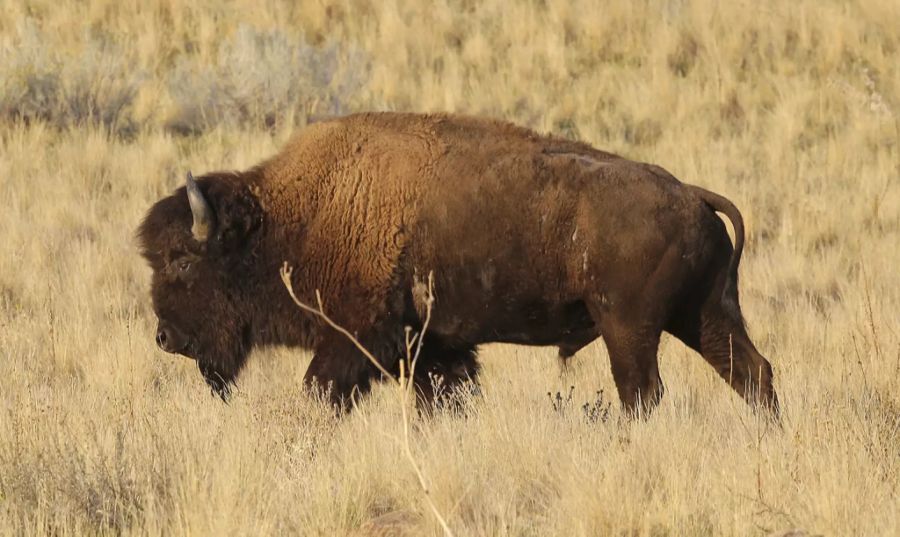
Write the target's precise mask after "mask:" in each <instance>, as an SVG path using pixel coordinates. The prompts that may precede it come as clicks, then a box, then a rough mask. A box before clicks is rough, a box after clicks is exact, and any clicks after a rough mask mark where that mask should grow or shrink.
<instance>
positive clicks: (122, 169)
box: [0, 0, 900, 536]
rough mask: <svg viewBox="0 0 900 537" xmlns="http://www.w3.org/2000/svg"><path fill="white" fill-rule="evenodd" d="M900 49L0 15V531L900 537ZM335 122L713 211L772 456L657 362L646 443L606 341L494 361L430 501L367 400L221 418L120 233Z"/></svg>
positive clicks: (424, 420)
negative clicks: (499, 150) (474, 136)
mask: <svg viewBox="0 0 900 537" xmlns="http://www.w3.org/2000/svg"><path fill="white" fill-rule="evenodd" d="M898 21H900V3H898V2H896V1H894V0H857V1H837V0H827V1H823V0H797V1H795V2H771V3H765V4H764V5H760V3H758V2H749V1H748V2H717V1H715V0H660V1H649V0H639V1H630V0H615V1H609V2H598V1H588V0H575V1H572V2H564V1H558V0H545V1H537V0H535V1H532V0H515V1H504V0H486V1H484V2H476V1H471V0H438V1H437V2H434V3H430V5H428V6H427V7H426V3H424V2H418V1H413V0H384V1H371V0H334V1H332V0H311V1H309V2H299V3H296V5H295V3H293V2H281V1H275V0H252V1H251V0H235V1H233V2H227V3H226V2H209V3H208V2H189V1H187V0H160V1H158V2H140V1H136V0H124V1H113V0H87V1H83V2H82V1H75V0H0V534H3V535H7V534H8V535H44V534H47V535H70V534H104V535H105V534H129V535H131V534H139V535H143V534H147V535H272V534H284V533H288V534H301V535H347V534H352V535H440V534H442V532H443V530H442V528H441V526H440V525H439V523H438V521H437V519H436V517H435V516H434V515H433V514H432V511H431V509H430V507H429V505H428V501H427V500H428V499H429V498H430V499H431V500H432V501H433V502H434V505H435V507H436V508H437V509H438V511H439V512H440V513H441V514H442V515H443V516H444V518H445V519H446V520H447V523H448V525H449V528H450V530H452V532H453V533H455V534H456V535H489V536H493V535H617V536H619V535H621V536H643V535H653V536H663V535H672V536H681V535H769V534H774V535H785V534H787V533H788V532H790V531H792V530H796V531H797V532H798V533H793V534H792V535H798V536H799V535H810V536H811V535H828V536H845V535H846V536H850V535H900V322H898V321H900V315H898V313H897V312H898V311H900V276H898V273H900V269H898V267H900V145H898V144H900V24H898ZM357 110H410V111H457V112H465V113H471V114H481V115H489V116H494V117H499V118H505V119H509V120H512V121H514V122H516V123H519V124H522V125H526V126H529V127H532V128H535V129H537V130H539V131H542V132H553V133H556V134H559V135H562V136H567V137H573V138H578V139H582V140H585V141H588V142H590V143H592V144H594V145H595V146H597V147H600V148H603V149H606V150H610V151H614V152H618V153H621V154H623V155H625V156H628V157H631V158H635V159H642V160H648V161H652V162H656V163H659V164H661V165H662V166H664V167H666V168H667V169H669V170H670V171H671V172H672V173H674V174H675V175H676V176H677V177H679V178H681V179H682V180H684V181H686V182H690V183H695V184H699V185H703V186H706V187H708V188H710V189H712V190H715V191H717V192H720V193H722V194H725V195H726V196H728V197H729V198H731V199H732V200H734V201H735V203H736V204H737V205H738V206H739V207H740V208H741V210H742V211H743V214H744V218H745V219H746V220H747V224H748V237H747V240H748V247H747V249H746V250H745V255H744V262H743V264H742V266H741V278H742V279H741V292H742V301H743V305H744V313H745V315H746V317H747V320H748V326H749V330H750V333H751V335H752V336H753V338H754V340H755V341H756V342H757V345H758V346H759V348H760V351H761V352H762V353H763V354H765V355H766V356H767V357H769V359H770V360H771V362H772V363H773V366H774V368H775V375H776V383H777V384H776V387H777V389H778V390H779V395H780V397H781V400H782V404H783V408H784V416H783V423H782V426H781V427H777V426H774V425H772V424H771V423H769V422H768V421H766V420H765V419H763V418H761V417H760V416H757V415H755V414H754V413H753V412H751V411H750V410H749V409H748V408H747V407H746V406H745V405H744V404H743V402H742V401H741V400H740V399H739V398H737V397H736V396H735V395H734V394H733V393H732V392H731V391H730V390H729V389H728V388H727V387H726V385H725V383H723V382H722V381H721V380H720V379H719V378H718V377H717V376H716V375H715V374H714V372H713V371H712V369H711V368H710V367H709V366H707V365H706V363H705V362H704V361H703V360H702V359H701V358H700V357H699V356H697V355H695V354H693V353H692V352H691V351H689V350H687V349H686V348H685V347H683V346H682V345H681V344H680V343H679V342H677V341H676V340H674V339H671V338H668V339H666V338H664V340H663V343H662V346H661V350H660V356H661V358H660V361H661V368H662V376H663V379H664V380H665V382H666V387H667V392H666V396H665V398H664V400H663V403H662V404H661V406H660V407H659V409H658V410H657V411H656V413H655V414H653V415H652V416H651V417H650V418H649V419H647V420H638V421H632V420H627V419H625V418H624V417H623V416H622V415H621V413H620V411H619V410H618V407H617V405H616V401H615V398H614V397H611V395H612V394H614V393H615V389H614V386H613V382H612V377H611V374H610V372H609V365H608V361H607V357H606V350H605V348H604V347H603V344H602V342H598V343H597V344H595V345H593V346H591V347H589V348H588V349H586V350H584V351H583V352H582V353H580V354H579V355H578V356H577V357H576V358H575V361H574V364H573V367H572V370H571V371H570V373H569V374H568V376H567V377H566V378H561V377H560V375H559V373H558V370H557V366H556V363H555V349H550V348H526V347H514V346H490V347H487V348H485V349H483V363H484V365H485V374H484V375H483V377H482V378H483V394H482V396H480V397H477V398H473V399H468V400H465V401H464V408H465V412H463V413H451V412H437V413H436V414H434V415H433V416H430V417H415V418H413V419H412V422H411V423H410V427H411V438H410V447H411V450H412V453H413V454H414V457H415V459H416V460H417V461H418V462H419V464H420V466H421V469H422V472H423V475H424V478H425V480H426V482H427V485H428V487H429V491H430V495H429V496H426V495H425V494H424V493H423V490H422V488H421V487H420V486H419V482H418V480H417V478H416V474H415V472H414V470H413V468H412V466H411V465H410V464H409V461H408V460H407V459H406V458H405V457H404V456H403V444H402V442H401V438H402V431H403V421H402V420H401V414H400V410H399V408H400V407H399V405H398V398H397V394H396V392H395V391H394V390H393V389H390V388H389V387H387V386H385V387H381V388H379V389H377V390H376V391H375V393H374V394H373V395H372V396H371V397H369V398H368V399H367V400H366V401H365V402H364V404H362V405H361V407H360V408H358V409H357V410H356V411H355V412H353V413H352V414H351V415H349V416H347V417H345V418H343V419H340V420H335V419H334V418H333V417H332V416H331V415H330V414H329V412H328V411H327V410H326V409H325V408H324V406H323V405H321V404H320V403H318V402H317V401H315V400H313V399H312V398H310V397H309V396H308V395H306V394H305V393H304V392H303V390H302V389H301V387H300V380H301V378H302V375H303V372H304V370H305V367H306V364H307V362H308V360H309V355H308V354H307V353H305V352H300V351H288V350H283V349H274V350H270V351H265V352H262V351H260V352H256V353H255V354H254V356H252V357H251V360H250V365H249V368H248V369H247V370H246V371H245V373H244V375H243V376H242V377H241V380H240V385H239V390H238V393H237V395H236V397H235V398H234V399H233V401H232V403H231V404H230V405H224V404H222V403H221V402H220V401H219V400H218V399H216V398H214V397H212V396H211V395H210V392H209V390H208V389H207V388H206V387H205V385H204V384H203V382H202V380H201V378H200V375H199V373H198V372H197V371H196V367H195V365H194V364H193V363H192V362H190V361H189V360H186V359H179V358H175V357H172V356H170V355H165V354H163V353H162V352H161V351H159V350H157V348H156V346H155V344H154V340H153V335H154V330H155V327H156V320H155V317H154V315H153V312H152V310H151V306H150V300H149V274H150V271H149V269H148V268H147V267H146V266H145V265H144V262H143V261H142V259H141V258H140V256H139V255H138V251H137V246H136V241H135V238H134V230H135V228H136V226H137V224H138V223H139V222H140V220H141V218H142V217H143V215H144V213H145V212H146V210H147V209H148V208H149V206H150V205H151V203H152V202H154V201H155V200H157V199H159V198H160V197H162V196H163V195H165V194H167V193H168V192H170V191H171V190H172V189H173V188H174V187H176V186H177V185H179V184H180V182H181V181H182V180H183V177H184V174H185V172H186V171H187V170H193V171H194V173H203V172H205V171H210V170H214V169H234V168H244V167H247V166H250V165H252V164H254V163H256V162H258V161H259V160H261V159H263V158H265V157H266V156H268V155H270V154H272V153H273V152H275V151H276V150H277V149H278V147H279V146H280V145H281V144H282V143H284V142H285V140H287V138H288V137H289V135H290V133H291V132H292V131H294V130H296V129H298V128H302V127H303V125H304V124H305V123H307V122H308V121H310V120H311V119H314V118H317V117H320V116H326V115H333V114H342V113H347V112H352V111H357ZM437 307H439V304H438V306H437ZM570 386H574V388H570ZM601 390H602V392H601V393H600V394H599V395H598V392H599V391H601ZM548 392H550V393H553V394H556V393H557V392H560V398H559V399H555V398H551V397H548ZM570 396H571V399H570V398H569V397H570ZM608 402H612V403H613V404H612V406H611V408H610V409H609V414H608V416H607V415H605V413H604V410H605V408H606V404H607V403H608ZM584 405H587V406H586V407H585V406H584Z"/></svg>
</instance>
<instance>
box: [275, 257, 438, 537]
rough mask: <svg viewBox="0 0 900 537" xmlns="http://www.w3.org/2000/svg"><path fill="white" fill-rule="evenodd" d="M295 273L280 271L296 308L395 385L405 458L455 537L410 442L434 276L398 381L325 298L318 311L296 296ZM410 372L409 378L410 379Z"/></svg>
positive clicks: (409, 338) (428, 500) (408, 331)
mask: <svg viewBox="0 0 900 537" xmlns="http://www.w3.org/2000/svg"><path fill="white" fill-rule="evenodd" d="M292 271H293V269H292V268H291V267H290V266H288V264H287V261H285V262H284V264H283V265H282V266H281V270H280V271H279V272H280V274H281V281H282V282H283V283H284V286H285V287H286V288H287V290H288V294H290V295H291V299H292V300H293V301H294V304H296V305H297V307H298V308H300V309H302V310H303V311H305V312H307V313H311V314H313V315H315V316H317V317H319V318H320V319H322V320H323V321H325V323H326V324H328V326H330V327H331V328H333V329H334V330H336V331H338V332H339V333H341V334H342V335H344V336H345V337H346V338H347V339H349V340H350V342H351V343H353V345H355V346H356V348H357V349H359V351H360V352H361V353H362V354H363V356H365V357H366V359H368V360H369V361H370V362H371V363H372V365H374V366H375V367H376V368H378V370H379V371H381V374H382V375H384V376H385V377H387V378H389V379H391V380H392V381H394V384H395V385H396V386H397V389H398V390H399V395H400V412H401V416H402V420H403V438H402V440H401V444H403V454H404V455H405V456H406V459H407V461H408V462H409V464H410V466H412V469H413V472H414V473H415V474H416V479H417V480H418V482H419V487H421V489H422V493H423V494H424V496H425V503H427V504H428V507H429V509H431V512H432V514H433V515H434V517H435V518H436V519H437V521H438V523H439V524H440V525H441V529H443V530H444V535H447V536H448V537H453V531H452V530H451V529H450V526H449V524H447V520H446V519H444V516H443V515H441V512H440V510H439V509H438V508H437V505H436V504H435V503H434V500H433V499H432V498H431V492H430V490H429V489H428V483H427V482H426V480H425V474H424V473H423V472H422V469H421V468H420V467H419V463H418V462H417V461H416V458H415V456H414V455H413V452H412V441H411V439H410V408H411V407H412V406H414V405H415V398H414V397H411V395H412V394H413V393H414V386H415V380H414V379H415V372H416V363H417V362H418V361H419V355H420V354H421V353H422V344H423V342H424V341H425V331H426V330H428V325H429V323H430V322H431V310H432V306H433V305H434V273H433V272H430V273H429V274H428V296H427V297H426V299H425V321H424V323H423V324H422V331H421V332H419V333H418V334H412V335H411V331H412V330H411V329H410V328H409V327H407V328H406V360H405V361H404V360H401V361H400V377H399V378H397V377H395V376H394V375H392V374H390V373H389V372H388V371H387V370H386V369H385V368H384V366H382V365H381V362H379V361H378V359H377V358H375V356H374V355H373V354H372V353H371V352H369V350H368V349H366V348H365V346H363V344H362V343H360V341H359V339H357V338H356V336H354V335H353V334H351V333H350V331H349V330H347V329H345V328H344V327H342V326H341V325H339V324H337V323H336V322H334V321H333V320H332V319H331V317H329V316H328V315H327V314H326V313H325V307H324V305H323V303H322V295H321V294H320V293H319V291H318V290H316V303H317V305H318V308H314V307H312V306H309V305H307V304H305V303H304V302H302V301H301V300H300V299H299V298H297V295H296V294H294V287H293V284H292V283H291V273H292ZM414 347H415V352H413V348H414ZM407 371H408V372H409V374H408V375H407Z"/></svg>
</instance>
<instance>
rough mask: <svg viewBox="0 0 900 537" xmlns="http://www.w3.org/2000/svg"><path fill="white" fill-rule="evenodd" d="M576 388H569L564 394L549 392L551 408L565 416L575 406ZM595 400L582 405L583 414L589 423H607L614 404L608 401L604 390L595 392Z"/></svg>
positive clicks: (548, 397)
mask: <svg viewBox="0 0 900 537" xmlns="http://www.w3.org/2000/svg"><path fill="white" fill-rule="evenodd" d="M574 394H575V386H569V391H568V392H566V393H565V394H564V393H563V392H556V394H553V393H552V392H547V399H549V400H550V406H551V407H552V408H553V411H554V412H556V413H558V414H560V415H564V414H565V413H566V412H567V411H568V410H569V409H570V408H572V407H573V406H574ZM594 394H595V395H594V398H593V400H590V401H586V402H585V403H583V404H582V405H581V412H582V414H583V415H584V418H585V419H586V420H587V422H588V423H606V422H607V421H608V420H609V411H610V409H611V408H612V403H611V402H610V401H608V400H607V399H606V397H605V395H604V391H603V390H597V391H596V392H594Z"/></svg>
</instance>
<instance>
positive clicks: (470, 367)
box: [414, 335, 481, 408]
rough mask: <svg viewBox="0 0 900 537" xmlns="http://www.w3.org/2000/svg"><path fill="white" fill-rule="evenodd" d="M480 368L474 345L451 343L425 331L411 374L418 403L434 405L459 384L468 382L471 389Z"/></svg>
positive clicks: (458, 387)
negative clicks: (414, 369) (419, 352)
mask: <svg viewBox="0 0 900 537" xmlns="http://www.w3.org/2000/svg"><path fill="white" fill-rule="evenodd" d="M480 369H481V366H480V365H479V364H478V354H477V350H476V349H475V346H473V345H467V344H456V345H451V344H449V343H448V342H446V341H444V340H443V339H442V338H439V337H437V336H433V335H426V336H425V343H424V344H423V345H422V352H421V354H420V356H419V360H418V362H417V363H416V373H415V377H414V381H415V387H416V393H417V394H418V399H419V403H420V404H421V405H422V406H424V407H426V408H427V407H433V406H435V405H436V404H438V405H439V404H441V403H442V399H445V397H444V396H451V397H452V396H453V395H454V393H458V391H459V390H460V388H464V387H466V386H469V387H471V388H473V391H474V389H475V388H477V385H478V372H479V370H480Z"/></svg>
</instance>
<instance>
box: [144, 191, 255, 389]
mask: <svg viewBox="0 0 900 537" xmlns="http://www.w3.org/2000/svg"><path fill="white" fill-rule="evenodd" d="M261 227H262V212H261V210H260V208H259V204H258V202H257V200H256V199H255V197H254V196H253V195H252V194H251V192H250V189H249V188H248V186H247V183H246V182H243V181H238V179H237V177H236V176H229V175H226V174H218V175H210V176H206V177H203V178H200V179H199V180H197V181H195V180H194V178H193V177H192V176H191V174H190V173H188V177H187V184H186V185H185V186H184V187H181V188H179V189H178V190H176V191H175V193H174V194H172V195H171V196H169V197H166V198H164V199H162V200H160V201H158V202H157V203H156V204H155V205H153V207H152V208H151V209H150V211H149V212H148V213H147V216H146V218H145V219H144V221H143V223H142V224H141V226H140V228H139V230H138V238H139V241H140V243H141V248H142V254H143V256H144V257H145V258H146V259H147V262H148V263H149V264H150V267H151V268H152V269H153V280H152V296H153V309H154V311H155V312H156V316H157V318H158V319H159V325H158V327H157V331H156V343H157V344H158V345H159V347H160V348H161V349H162V350H164V351H166V352H170V353H174V354H181V355H184V356H187V357H189V358H192V359H194V360H196V361H197V365H198V366H199V368H200V372H201V373H202V374H203V378H204V379H205V380H206V382H207V384H209V386H210V387H211V388H212V389H213V390H214V391H215V392H216V393H218V394H219V395H220V396H221V397H222V398H223V399H226V398H227V396H228V394H229V393H230V390H231V386H232V384H233V382H234V379H235V377H236V376H237V374H238V372H239V371H240V369H241V367H242V366H243V364H244V362H245V360H246V358H247V354H248V353H249V351H250V347H251V345H252V331H251V318H252V316H251V311H250V309H248V307H247V302H248V293H247V291H246V290H247V289H249V288H250V287H251V286H252V282H253V279H254V278H253V274H252V264H253V261H254V256H255V245H256V243H257V242H258V237H257V236H258V235H259V231H260V229H261Z"/></svg>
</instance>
